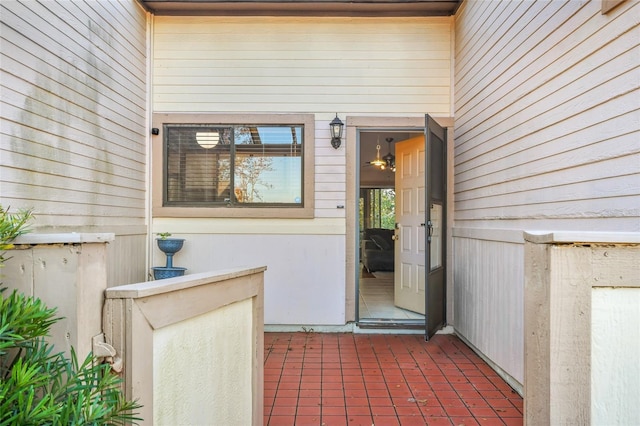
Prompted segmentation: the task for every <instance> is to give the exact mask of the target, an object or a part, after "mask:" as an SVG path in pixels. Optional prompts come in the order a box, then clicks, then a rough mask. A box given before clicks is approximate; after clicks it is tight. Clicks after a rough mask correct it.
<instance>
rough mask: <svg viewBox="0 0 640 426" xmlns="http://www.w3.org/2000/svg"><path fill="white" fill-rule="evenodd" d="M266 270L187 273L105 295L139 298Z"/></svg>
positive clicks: (113, 289)
mask: <svg viewBox="0 0 640 426" xmlns="http://www.w3.org/2000/svg"><path fill="white" fill-rule="evenodd" d="M266 270H267V267H266V266H256V267H238V268H230V269H220V270H217V271H209V272H201V273H198V274H188V275H184V276H182V277H175V278H166V279H162V280H156V281H146V282H141V283H136V284H126V285H121V286H117V287H111V288H108V289H107V290H106V291H105V297H106V298H107V299H139V298H142V297H149V296H157V295H160V294H166V293H171V292H174V291H180V290H184V289H188V288H192V287H198V286H201V285H207V284H212V283H216V282H220V281H227V280H230V279H233V278H239V277H244V276H248V275H254V274H258V273H262V272H264V271H266Z"/></svg>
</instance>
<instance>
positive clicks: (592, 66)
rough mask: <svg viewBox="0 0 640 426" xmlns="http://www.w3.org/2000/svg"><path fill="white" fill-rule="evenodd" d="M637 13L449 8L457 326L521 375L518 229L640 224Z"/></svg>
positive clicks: (636, 6) (630, 4) (582, 7)
mask: <svg viewBox="0 0 640 426" xmlns="http://www.w3.org/2000/svg"><path fill="white" fill-rule="evenodd" d="M639 13H640V3H638V2H637V1H625V2H622V3H621V4H620V5H619V6H617V7H616V8H614V9H613V10H611V11H609V12H608V13H606V14H603V13H602V12H601V2H600V1H590V2H578V1H569V2H559V1H554V2H481V1H466V2H464V3H463V4H462V6H461V8H460V9H459V11H458V13H457V15H456V22H455V26H456V33H455V39H456V46H455V58H456V64H455V72H454V75H455V100H454V104H455V158H454V162H455V177H454V196H455V213H454V216H455V218H454V220H455V225H454V226H455V229H454V241H453V244H454V252H455V255H456V258H458V256H461V255H464V256H466V258H465V261H464V262H461V261H460V262H456V271H455V284H454V285H455V292H456V295H455V300H456V302H460V303H462V305H460V304H457V305H456V310H455V312H456V318H455V324H456V329H457V331H458V332H459V333H461V334H462V335H463V337H464V338H465V339H466V340H467V341H469V342H470V343H471V344H472V345H474V346H476V347H478V348H480V349H481V351H482V352H483V354H484V355H485V356H486V357H487V358H489V359H490V360H492V361H493V362H495V363H497V364H498V365H499V366H500V367H501V368H503V369H504V370H505V371H506V372H507V373H508V374H509V375H511V376H512V378H515V380H516V381H521V380H522V377H523V374H522V372H523V366H522V359H521V351H522V334H523V329H522V319H521V318H520V317H519V316H518V314H519V312H517V311H514V309H516V310H519V311H520V312H521V309H522V300H521V299H520V297H521V295H522V288H523V282H524V279H523V276H522V273H523V262H524V259H523V257H522V256H520V257H518V256H517V255H516V254H522V247H521V246H519V245H518V244H521V243H523V239H522V231H523V230H574V231H579V230H585V231H587V230H588V231H627V232H638V231H640V167H639V164H640V144H638V140H640V112H639V109H638V97H639V95H640V93H639V92H640V91H639V84H638V67H639V65H640V64H639V58H638V45H639V42H640V37H638V35H639V30H638V14H639ZM487 236H490V238H485V237H487ZM503 237H504V239H502V240H501V238H503ZM474 239H475V241H474ZM487 240H491V241H490V242H488V241H487ZM500 241H502V243H501V242H500ZM474 246H475V247H476V248H477V249H478V250H472V249H470V248H472V247H474ZM510 247H512V248H510ZM487 251H490V253H489V254H487ZM487 256H489V257H490V258H489V259H487ZM474 265H475V267H480V268H481V270H480V271H479V273H475V271H474V270H473V268H474ZM488 268H492V269H493V270H492V271H490V272H489V271H487V269H488ZM465 301H473V303H467V302H465ZM476 302H479V303H476ZM513 303H515V305H513ZM507 354H509V356H514V357H515V359H505V356H506V355H507Z"/></svg>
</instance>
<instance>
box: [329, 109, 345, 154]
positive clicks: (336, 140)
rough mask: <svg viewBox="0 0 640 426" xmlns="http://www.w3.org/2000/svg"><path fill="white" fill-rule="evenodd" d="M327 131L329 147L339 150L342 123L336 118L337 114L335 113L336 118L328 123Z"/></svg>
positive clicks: (342, 128) (342, 129)
mask: <svg viewBox="0 0 640 426" xmlns="http://www.w3.org/2000/svg"><path fill="white" fill-rule="evenodd" d="M329 129H330V130H331V146H332V147H334V148H335V149H338V148H340V145H341V144H342V132H343V131H344V123H343V122H342V121H341V120H340V119H339V118H338V113H336V118H334V119H333V120H332V121H331V123H329Z"/></svg>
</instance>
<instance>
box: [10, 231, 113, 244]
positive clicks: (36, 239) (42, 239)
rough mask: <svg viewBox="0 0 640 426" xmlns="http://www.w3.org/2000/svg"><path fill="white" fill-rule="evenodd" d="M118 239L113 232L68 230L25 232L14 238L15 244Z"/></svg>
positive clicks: (78, 242) (77, 242) (103, 241)
mask: <svg viewBox="0 0 640 426" xmlns="http://www.w3.org/2000/svg"><path fill="white" fill-rule="evenodd" d="M115 239H116V237H115V234H114V233H112V232H104V233H91V232H66V233H63V234H35V233H34V234H24V235H20V236H19V237H17V238H16V239H15V240H13V241H12V242H13V244H14V245H20V244H31V245H34V244H83V243H108V242H110V241H114V240H115Z"/></svg>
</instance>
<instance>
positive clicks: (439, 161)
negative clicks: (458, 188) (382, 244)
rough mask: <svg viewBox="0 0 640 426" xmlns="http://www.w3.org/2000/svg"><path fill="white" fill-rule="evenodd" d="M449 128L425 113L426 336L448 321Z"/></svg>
mask: <svg viewBox="0 0 640 426" xmlns="http://www.w3.org/2000/svg"><path fill="white" fill-rule="evenodd" d="M446 140H447V130H446V129H444V128H442V127H441V126H440V125H439V124H438V123H436V122H435V120H434V119H433V118H431V117H430V116H429V115H428V114H427V115H426V116H425V141H426V144H425V145H426V146H425V148H426V158H425V167H426V170H427V175H426V177H427V179H426V200H425V201H426V203H425V207H424V208H425V211H426V242H425V251H426V289H425V337H426V339H427V340H429V338H431V336H433V335H434V334H435V333H436V331H438V330H439V329H440V328H442V326H444V324H445V321H446V310H445V306H446V299H445V298H446V283H445V261H444V259H445V253H446V240H445V230H446V229H447V228H446V223H445V219H446V217H447V216H446V194H447V167H446V158H447V145H446Z"/></svg>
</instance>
